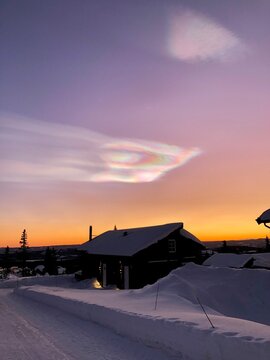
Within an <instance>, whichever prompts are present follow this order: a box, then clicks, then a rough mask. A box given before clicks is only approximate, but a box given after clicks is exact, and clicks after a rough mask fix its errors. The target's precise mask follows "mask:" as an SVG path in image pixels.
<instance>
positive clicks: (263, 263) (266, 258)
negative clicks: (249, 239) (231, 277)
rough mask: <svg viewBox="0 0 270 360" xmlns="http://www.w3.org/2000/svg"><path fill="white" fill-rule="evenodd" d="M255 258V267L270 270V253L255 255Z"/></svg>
mask: <svg viewBox="0 0 270 360" xmlns="http://www.w3.org/2000/svg"><path fill="white" fill-rule="evenodd" d="M253 258H254V263H253V266H255V267H262V268H268V269H270V253H260V254H253Z"/></svg>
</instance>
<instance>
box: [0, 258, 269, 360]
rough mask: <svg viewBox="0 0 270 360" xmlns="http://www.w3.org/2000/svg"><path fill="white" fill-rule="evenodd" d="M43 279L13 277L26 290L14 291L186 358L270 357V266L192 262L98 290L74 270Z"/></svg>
mask: <svg viewBox="0 0 270 360" xmlns="http://www.w3.org/2000/svg"><path fill="white" fill-rule="evenodd" d="M40 279H42V278H37V279H35V278H32V279H31V280H30V279H28V280H26V279H22V280H20V281H19V282H17V283H14V282H13V285H14V287H16V288H15V295H21V296H14V298H17V299H21V298H23V297H24V298H23V299H25V298H26V299H25V300H27V299H31V301H32V300H35V301H36V302H38V304H46V305H49V306H52V307H53V308H54V309H55V308H58V309H61V310H64V311H65V313H66V314H67V313H69V314H72V315H73V316H74V315H75V316H76V317H77V318H81V319H84V320H92V321H94V322H96V323H98V324H101V325H103V326H106V327H107V328H110V329H112V330H114V332H116V333H118V334H120V335H124V336H125V337H126V336H127V337H130V338H133V339H136V340H138V341H139V342H141V343H142V342H143V343H144V344H148V345H151V346H154V347H156V348H160V349H163V350H164V351H169V352H168V354H169V353H175V354H177V356H178V359H191V360H204V359H205V360H234V359H235V360H254V359H256V360H269V354H270V327H269V325H270V312H269V303H270V286H269V284H270V271H267V270H254V269H252V270H251V269H229V268H214V267H205V266H199V265H194V264H187V265H186V266H184V267H182V268H179V269H176V270H174V271H173V272H172V273H170V274H169V275H168V276H167V277H165V278H163V279H161V280H160V281H159V282H158V283H156V284H154V285H150V286H146V287H145V288H143V289H140V290H124V291H123V290H121V291H116V290H95V289H93V287H92V283H91V282H90V281H84V282H81V283H76V282H75V280H74V279H73V278H72V277H70V276H63V277H58V278H57V279H56V278H55V277H50V278H48V277H47V278H43V280H40ZM27 281H29V282H30V283H29V284H26V282H27ZM35 281H37V282H39V283H40V282H41V281H43V284H42V285H43V286H41V285H34V283H35ZM56 281H57V282H58V283H57V286H56ZM11 282H12V280H8V281H5V282H2V284H3V285H4V283H5V284H6V285H7V284H8V283H9V286H11ZM15 284H16V286H15ZM20 285H30V286H20ZM44 285H46V286H44ZM49 285H50V286H49ZM77 286H80V287H81V289H78V288H76V287H77ZM201 305H202V306H201ZM204 310H205V311H206V313H207V315H208V316H209V320H208V319H207V317H206V315H205V313H204ZM210 322H211V323H212V324H213V326H214V327H212V325H211V323H210ZM168 356H169V355H168ZM170 356H171V355H170ZM120 358H121V357H120ZM108 359H110V357H109V358H108ZM149 359H150V358H149ZM168 359H169V357H168Z"/></svg>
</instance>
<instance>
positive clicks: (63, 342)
mask: <svg viewBox="0 0 270 360" xmlns="http://www.w3.org/2000/svg"><path fill="white" fill-rule="evenodd" d="M11 292H12V290H10V289H0V314H1V315H0V358H1V359H2V360H75V359H76V360H84V359H87V360H138V359H140V360H152V359H155V360H175V359H176V357H175V356H173V355H170V354H168V353H165V352H163V351H161V350H158V349H153V348H150V347H148V346H146V345H144V344H142V343H138V342H135V341H131V340H129V339H128V338H124V337H121V336H119V335H117V334H115V333H113V332H112V331H110V330H108V329H106V328H104V327H102V326H99V325H96V324H94V323H92V322H90V321H84V320H81V319H79V318H77V317H75V316H72V315H69V314H67V313H65V312H62V311H61V310H59V309H55V308H53V307H50V306H46V305H44V304H40V303H38V302H35V301H32V300H30V299H25V298H22V297H18V296H16V295H11ZM177 359H179V356H178V357H177Z"/></svg>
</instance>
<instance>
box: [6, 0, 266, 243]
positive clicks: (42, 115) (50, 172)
mask: <svg viewBox="0 0 270 360" xmlns="http://www.w3.org/2000/svg"><path fill="white" fill-rule="evenodd" d="M269 11H270V2H269V1H268V0H257V1H253V0H236V1H235V0H226V1H216V0H204V1H195V0H189V1H187V0H166V1H165V0H148V1H142V0H136V1H128V0H121V1H120V0H114V1H105V0H46V1H44V0H43V1H41V0H24V1H19V0H2V1H1V4H0V13H1V15H0V26H1V33H0V47H1V57H0V129H1V132H0V166H1V172H0V197H1V202H0V225H1V226H0V246H7V245H9V246H18V245H19V240H20V235H21V233H22V231H23V229H26V230H27V232H28V238H29V245H32V246H35V245H48V244H76V243H78V244H79V243H82V242H84V241H86V240H87V239H88V227H89V225H90V224H91V225H92V226H93V233H94V235H98V234H100V233H102V232H103V231H106V230H110V229H113V228H114V226H115V225H116V226H117V228H118V229H124V228H129V227H141V226H151V225H158V224H164V223H173V222H183V223H184V227H185V228H186V229H187V230H188V231H190V232H192V233H193V234H194V235H195V236H197V237H198V238H199V239H201V240H224V239H245V238H259V237H265V236H266V235H269V231H268V230H267V229H266V228H265V227H264V226H263V225H260V226H258V225H257V223H256V222H255V219H256V218H257V217H258V216H259V215H260V214H261V213H262V212H263V211H264V210H266V209H268V208H269V207H270V206H269V205H270V204H269V201H268V199H269V195H270V194H269V183H270V172H269V169H268V163H269V147H270V145H269V130H270V122H269V115H270V103H269V93H270V72H269V64H270V42H269V34H270V22H269V16H268V14H269Z"/></svg>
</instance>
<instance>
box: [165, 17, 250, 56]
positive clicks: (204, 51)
mask: <svg viewBox="0 0 270 360" xmlns="http://www.w3.org/2000/svg"><path fill="white" fill-rule="evenodd" d="M244 49H245V46H244V44H243V43H242V41H241V40H240V38H239V37H238V36H237V35H235V34H234V33H233V32H232V31H230V30H228V29H226V28H225V27H223V26H222V25H220V24H218V23H217V22H215V21H214V20H212V19H211V18H209V17H207V16H205V15H201V14H198V13H196V12H193V11H190V10H178V11H176V12H173V13H171V16H170V25H169V38H168V50H169V53H170V55H171V56H173V57H174V58H176V59H179V60H182V61H186V62H194V61H203V60H204V61H205V60H209V59H216V60H220V61H228V60H232V59H234V58H235V57H237V56H238V55H239V54H241V53H243V51H244Z"/></svg>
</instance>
